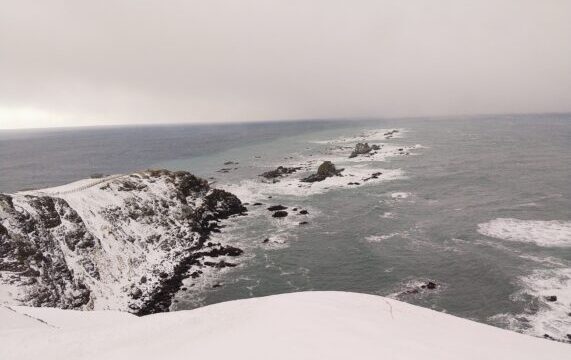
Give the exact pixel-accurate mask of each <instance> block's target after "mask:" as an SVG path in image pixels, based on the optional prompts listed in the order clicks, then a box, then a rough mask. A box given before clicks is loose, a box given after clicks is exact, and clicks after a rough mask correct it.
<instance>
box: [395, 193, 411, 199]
mask: <svg viewBox="0 0 571 360" xmlns="http://www.w3.org/2000/svg"><path fill="white" fill-rule="evenodd" d="M409 196H410V193H407V192H395V193H392V194H391V197H392V198H393V199H406V198H408V197H409Z"/></svg>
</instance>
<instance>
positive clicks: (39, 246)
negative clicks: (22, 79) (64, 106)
mask: <svg viewBox="0 0 571 360" xmlns="http://www.w3.org/2000/svg"><path fill="white" fill-rule="evenodd" d="M48 190H49V189H48ZM48 190H46V191H44V192H43V193H40V192H29V193H26V194H13V195H6V194H0V286H1V287H5V288H6V289H7V291H4V293H6V292H9V293H10V294H11V298H10V299H0V301H2V302H8V303H13V304H21V305H30V306H49V307H59V308H66V309H117V310H128V311H130V312H134V313H138V314H145V313H152V312H156V311H166V310H168V308H169V307H170V302H171V299H172V296H173V294H174V293H175V292H176V291H178V289H179V288H180V286H181V285H182V280H183V279H184V278H185V277H188V276H190V275H191V274H188V271H189V269H190V268H191V267H192V266H197V267H204V266H212V267H215V268H220V267H222V265H220V264H225V265H224V266H231V265H228V264H232V263H230V262H228V261H227V260H226V259H225V257H234V256H239V255H240V254H242V250H241V249H238V248H235V247H230V246H224V245H222V244H219V243H213V242H211V241H209V239H210V236H211V234H212V233H213V232H219V231H220V228H221V225H220V222H221V221H222V220H224V219H226V218H228V217H230V216H233V215H240V214H245V212H246V208H245V207H244V206H243V205H242V203H241V202H240V200H239V199H238V198H237V197H236V196H234V195H233V194H231V193H228V192H226V191H224V190H220V189H213V188H211V187H210V186H209V184H208V182H207V181H206V180H203V179H201V178H198V177H196V176H194V175H192V174H190V173H188V172H184V171H180V172H171V171H167V170H148V171H145V172H141V173H137V174H132V175H129V176H123V177H119V178H114V179H112V180H110V181H107V182H106V183H102V184H100V185H97V186H93V187H89V188H81V190H80V191H66V192H65V193H64V194H65V195H62V193H58V194H60V195H57V196H56V195H50V192H49V191H48ZM214 258H220V259H219V260H213V259H214ZM198 275H199V273H198ZM143 279H144V280H143Z"/></svg>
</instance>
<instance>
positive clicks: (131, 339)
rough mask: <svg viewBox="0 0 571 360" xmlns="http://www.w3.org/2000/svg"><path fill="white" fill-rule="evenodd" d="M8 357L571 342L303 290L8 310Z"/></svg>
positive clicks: (289, 355)
mask: <svg viewBox="0 0 571 360" xmlns="http://www.w3.org/2000/svg"><path fill="white" fill-rule="evenodd" d="M0 358H1V359H6V360H12V359H19V360H26V359H43V360H50V359H54V360H60V359H76V360H79V359H105V360H112V359H138V360H144V359H153V360H155V359H183V358H184V359H236V360H238V359H249V360H254V359H264V360H266V359H401V360H404V359H454V360H458V359H463V360H470V359H474V360H475V359H477V360H483V359H494V360H495V359H518V360H525V359H542V360H551V359H569V358H571V346H569V345H568V344H564V343H559V342H555V341H549V340H544V339H540V338H535V337H531V336H528V335H523V334H519V333H515V332H512V331H508V330H502V329H499V328H495V327H492V326H489V325H484V324H480V323H476V322H473V321H470V320H466V319H461V318H458V317H454V316H451V315H448V314H444V313H440V312H436V311H433V310H429V309H426V308H422V307H418V306H414V305H410V304H407V303H403V302H400V301H397V300H393V299H389V298H384V297H380V296H375V295H365V294H357V293H345V292H302V293H290V294H282V295H274V296H268V297H261V298H251V299H246V300H237V301H230V302H225V303H219V304H216V305H210V306H206V307H203V308H198V309H194V310H186V311H177V312H170V313H160V314H152V315H147V316H143V317H137V316H134V315H131V314H128V313H123V312H115V311H88V312H85V311H74V310H61V309H52V308H31V307H19V306H15V307H0Z"/></svg>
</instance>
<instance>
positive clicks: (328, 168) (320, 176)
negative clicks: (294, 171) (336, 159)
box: [301, 161, 344, 183]
mask: <svg viewBox="0 0 571 360" xmlns="http://www.w3.org/2000/svg"><path fill="white" fill-rule="evenodd" d="M343 170H344V169H337V168H335V165H333V163H332V162H331V161H324V162H323V163H322V164H321V165H319V167H318V168H317V173H316V174H312V175H309V176H308V177H306V178H303V179H301V181H302V182H309V183H311V182H316V181H323V180H325V179H327V178H328V177H331V176H341V172H342V171H343Z"/></svg>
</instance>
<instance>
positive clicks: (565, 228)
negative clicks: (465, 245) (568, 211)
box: [478, 218, 571, 247]
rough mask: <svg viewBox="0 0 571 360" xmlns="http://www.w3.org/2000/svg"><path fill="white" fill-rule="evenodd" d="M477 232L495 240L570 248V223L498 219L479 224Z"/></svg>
mask: <svg viewBox="0 0 571 360" xmlns="http://www.w3.org/2000/svg"><path fill="white" fill-rule="evenodd" d="M478 232H479V233H480V234H482V235H486V236H490V237H494V238H497V239H502V240H508V241H517V242H524V243H535V244H536V245H538V246H545V247H569V246H571V221H559V220H552V221H541V220H519V219H510V218H498V219H494V220H492V221H489V222H487V223H483V224H479V225H478Z"/></svg>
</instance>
